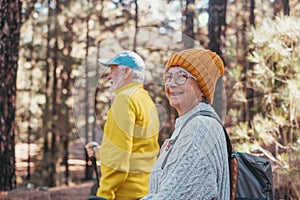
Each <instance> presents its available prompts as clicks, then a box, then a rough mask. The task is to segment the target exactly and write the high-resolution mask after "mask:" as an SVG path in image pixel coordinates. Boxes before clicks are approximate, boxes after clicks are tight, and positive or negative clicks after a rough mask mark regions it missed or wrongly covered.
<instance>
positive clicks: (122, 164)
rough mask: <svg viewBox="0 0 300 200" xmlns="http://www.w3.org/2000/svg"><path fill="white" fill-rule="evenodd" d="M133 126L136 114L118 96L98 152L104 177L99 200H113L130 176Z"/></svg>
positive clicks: (101, 182)
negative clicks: (100, 199)
mask: <svg viewBox="0 0 300 200" xmlns="http://www.w3.org/2000/svg"><path fill="white" fill-rule="evenodd" d="M134 124H135V111H134V106H133V105H132V103H131V102H130V98H129V97H128V96H126V95H119V96H117V97H116V99H115V100H114V102H113V104H112V107H111V109H110V111H109V112H108V119H107V122H106V124H105V127H104V136H103V140H102V145H101V148H100V149H99V158H100V161H101V173H102V176H101V179H100V187H99V189H98V192H97V195H98V196H101V197H105V198H107V199H113V198H114V197H115V191H116V190H117V189H118V187H119V186H120V185H121V184H122V183H123V182H124V181H125V180H126V178H127V176H128V173H129V172H130V171H129V170H130V163H129V161H130V157H131V153H132V152H131V150H132V145H133V144H132V142H133V129H134Z"/></svg>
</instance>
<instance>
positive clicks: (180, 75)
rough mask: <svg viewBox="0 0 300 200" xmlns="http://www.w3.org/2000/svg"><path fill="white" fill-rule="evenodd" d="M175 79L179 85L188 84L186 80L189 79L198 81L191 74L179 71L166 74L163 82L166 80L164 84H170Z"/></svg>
mask: <svg viewBox="0 0 300 200" xmlns="http://www.w3.org/2000/svg"><path fill="white" fill-rule="evenodd" d="M173 78H174V81H175V83H176V84H177V85H182V84H184V83H185V82H186V80H187V79H188V78H193V79H194V80H196V78H195V77H194V76H192V75H190V74H187V73H186V72H184V71H178V72H175V73H168V72H167V73H165V74H164V75H163V80H164V84H165V85H166V84H170V83H171V81H172V79H173Z"/></svg>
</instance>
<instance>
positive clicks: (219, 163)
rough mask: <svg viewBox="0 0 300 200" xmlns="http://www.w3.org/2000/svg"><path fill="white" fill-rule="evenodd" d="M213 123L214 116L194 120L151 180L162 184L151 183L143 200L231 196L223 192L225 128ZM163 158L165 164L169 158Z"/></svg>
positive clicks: (183, 131) (154, 172) (222, 197)
mask: <svg viewBox="0 0 300 200" xmlns="http://www.w3.org/2000/svg"><path fill="white" fill-rule="evenodd" d="M211 123H214V122H213V121H211V120H210V119H204V120H195V119H193V120H192V121H191V122H190V123H189V124H188V125H187V126H186V128H184V129H183V130H182V133H180V136H179V138H178V140H177V141H176V143H175V144H174V145H173V146H172V147H171V148H170V149H169V150H171V152H170V155H169V157H168V158H167V162H166V165H165V166H164V168H163V169H161V166H159V165H157V166H156V167H157V168H156V169H154V170H153V174H152V175H151V181H152V182H156V183H157V184H158V187H156V188H155V187H153V186H151V182H150V192H149V194H148V195H147V196H145V197H144V198H143V200H150V199H201V200H202V199H204V200H205V199H209V200H210V199H228V198H224V196H228V195H227V194H222V193H223V191H220V190H221V188H220V180H222V179H223V178H224V173H226V172H225V171H224V169H225V168H226V166H224V161H225V162H226V158H227V157H226V155H224V151H223V150H224V148H226V147H225V146H224V144H223V142H224V140H223V138H222V137H221V134H222V128H221V127H219V126H218V125H216V124H213V125H212V124H211ZM195 130H196V131H195ZM225 144H226V143H225ZM224 158H225V159H224ZM160 160H161V163H162V162H163V160H165V158H160ZM155 170H157V171H155ZM157 175H159V176H157ZM155 179H159V181H158V180H155ZM151 187H152V188H151ZM226 192H227V191H224V193H226Z"/></svg>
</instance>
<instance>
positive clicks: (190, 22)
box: [183, 0, 195, 49]
mask: <svg viewBox="0 0 300 200" xmlns="http://www.w3.org/2000/svg"><path fill="white" fill-rule="evenodd" d="M194 3H195V0H186V7H185V11H184V15H185V27H184V31H183V33H184V35H183V43H184V48H186V49H188V48H193V47H194V45H195V42H194V40H193V39H194V38H195V33H194V16H195V12H194V8H193V7H194V6H193V5H194ZM186 36H188V37H186ZM191 39H192V40H191Z"/></svg>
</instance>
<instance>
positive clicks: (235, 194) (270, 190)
mask: <svg viewBox="0 0 300 200" xmlns="http://www.w3.org/2000/svg"><path fill="white" fill-rule="evenodd" d="M197 115H203V116H207V117H211V118H214V119H216V120H217V121H218V122H219V123H220V124H221V125H222V127H223V129H224V133H225V137H226V142H227V151H228V155H229V156H228V160H229V167H230V193H231V194H230V199H231V200H234V199H236V200H273V199H274V187H273V175H272V167H271V163H270V162H269V161H268V160H267V159H264V158H262V157H258V156H255V155H252V154H248V153H241V152H233V151H232V145H231V142H230V138H229V135H228V133H227V131H226V129H225V127H224V126H223V124H222V122H221V121H220V119H219V118H218V117H217V116H216V115H215V114H214V113H213V112H210V111H199V112H198V113H197Z"/></svg>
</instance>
